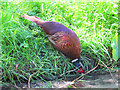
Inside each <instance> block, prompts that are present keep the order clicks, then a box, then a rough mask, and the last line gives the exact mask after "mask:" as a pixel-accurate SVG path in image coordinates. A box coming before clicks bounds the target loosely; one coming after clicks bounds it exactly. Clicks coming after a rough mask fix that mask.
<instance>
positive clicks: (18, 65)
mask: <svg viewBox="0 0 120 90" xmlns="http://www.w3.org/2000/svg"><path fill="white" fill-rule="evenodd" d="M1 9H2V27H3V28H2V29H1V30H2V31H1V32H2V41H1V42H2V45H1V49H2V58H1V61H2V77H1V79H2V81H3V82H7V81H10V82H11V83H13V84H16V82H23V81H28V78H29V77H30V75H32V77H31V80H36V79H42V80H43V81H45V80H44V78H43V77H45V78H47V79H50V78H51V77H55V76H59V75H62V74H63V75H64V73H65V72H66V71H69V70H72V69H74V68H75V67H74V66H73V64H72V63H70V62H69V59H67V58H63V56H62V55H61V54H60V53H59V52H58V51H57V50H55V49H53V47H52V46H51V45H50V43H49V41H48V40H47V36H46V35H45V34H44V32H43V31H42V30H41V28H40V27H39V26H37V25H36V24H35V23H33V22H30V21H28V20H25V19H23V18H20V17H19V15H22V14H23V13H26V14H28V15H35V16H37V17H39V18H41V19H43V20H45V21H56V22H59V23H61V24H63V25H65V26H66V27H68V28H70V29H72V30H73V31H75V32H76V34H77V35H78V37H79V39H80V41H81V57H83V58H84V61H85V65H86V67H87V66H90V67H91V68H92V67H94V65H93V63H96V62H97V61H98V60H100V61H102V62H104V63H105V64H106V65H107V66H109V67H111V68H116V67H117V66H116V63H117V61H115V60H113V59H112V53H111V52H112V48H111V41H112V38H113V37H114V35H116V34H117V28H118V16H117V14H118V10H117V9H118V3H117V2H113V1H110V0H109V1H104V2H97V1H91V2H86V1H85V2H77V3H76V2H72V1H67V3H66V2H60V1H56V2H16V1H14V2H2V3H1ZM89 61H91V62H89ZM101 70H102V68H101ZM66 75H76V73H72V74H71V73H68V74H66Z"/></svg>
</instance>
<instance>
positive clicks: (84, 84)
mask: <svg viewBox="0 0 120 90" xmlns="http://www.w3.org/2000/svg"><path fill="white" fill-rule="evenodd" d="M119 81H120V72H119V73H112V76H111V75H110V74H109V73H107V74H101V75H99V74H92V75H89V76H87V75H86V76H85V77H84V78H82V79H81V80H77V82H76V83H74V84H72V86H70V83H71V81H70V80H69V79H66V80H55V81H48V82H43V81H40V80H37V81H34V82H31V85H30V86H31V88H68V86H70V87H71V88H118V87H119V86H120V83H119ZM17 88H28V84H27V83H22V84H19V85H18V86H17Z"/></svg>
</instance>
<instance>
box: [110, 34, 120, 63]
mask: <svg viewBox="0 0 120 90" xmlns="http://www.w3.org/2000/svg"><path fill="white" fill-rule="evenodd" d="M111 46H112V55H113V59H114V60H115V61H117V60H118V59H119V58H120V35H118V34H117V35H115V36H114V37H113V41H112V44H111Z"/></svg>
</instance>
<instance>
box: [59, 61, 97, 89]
mask: <svg viewBox="0 0 120 90" xmlns="http://www.w3.org/2000/svg"><path fill="white" fill-rule="evenodd" d="M98 65H99V62H98V64H97V65H96V66H95V67H94V68H93V69H91V70H90V71H88V72H86V73H85V74H83V75H82V76H80V77H78V78H76V79H75V80H73V81H72V82H70V83H69V84H66V85H64V86H68V85H71V86H73V84H74V83H75V81H77V80H78V79H80V78H82V77H83V76H85V75H87V74H88V73H90V72H92V71H93V70H95V69H96V68H97V67H98ZM62 87H63V86H62ZM62 87H61V88H62Z"/></svg>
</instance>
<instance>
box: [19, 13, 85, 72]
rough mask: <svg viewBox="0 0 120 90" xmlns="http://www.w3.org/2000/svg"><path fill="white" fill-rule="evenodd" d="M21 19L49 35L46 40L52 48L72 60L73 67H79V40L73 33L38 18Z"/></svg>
mask: <svg viewBox="0 0 120 90" xmlns="http://www.w3.org/2000/svg"><path fill="white" fill-rule="evenodd" d="M21 17H24V18H25V19H28V20H30V21H33V22H35V23H36V24H37V25H39V26H40V27H41V28H42V30H43V31H44V32H45V33H46V34H47V35H49V37H48V40H49V41H50V43H51V44H52V46H53V47H54V48H55V49H57V50H58V51H60V52H62V53H63V54H64V55H65V56H67V57H68V58H70V59H71V60H74V61H73V62H75V63H74V65H75V66H76V67H79V66H80V65H79V63H78V60H79V58H80V54H81V48H80V47H81V46H80V40H79V38H78V37H77V35H76V33H75V32H74V31H72V30H70V29H68V28H67V27H65V26H64V25H62V24H60V23H58V22H53V21H43V20H41V19H40V18H38V17H35V16H28V15H26V14H24V15H23V16H21ZM75 59H76V60H75ZM76 61H77V62H76ZM77 63H78V64H77ZM82 72H83V71H82Z"/></svg>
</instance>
